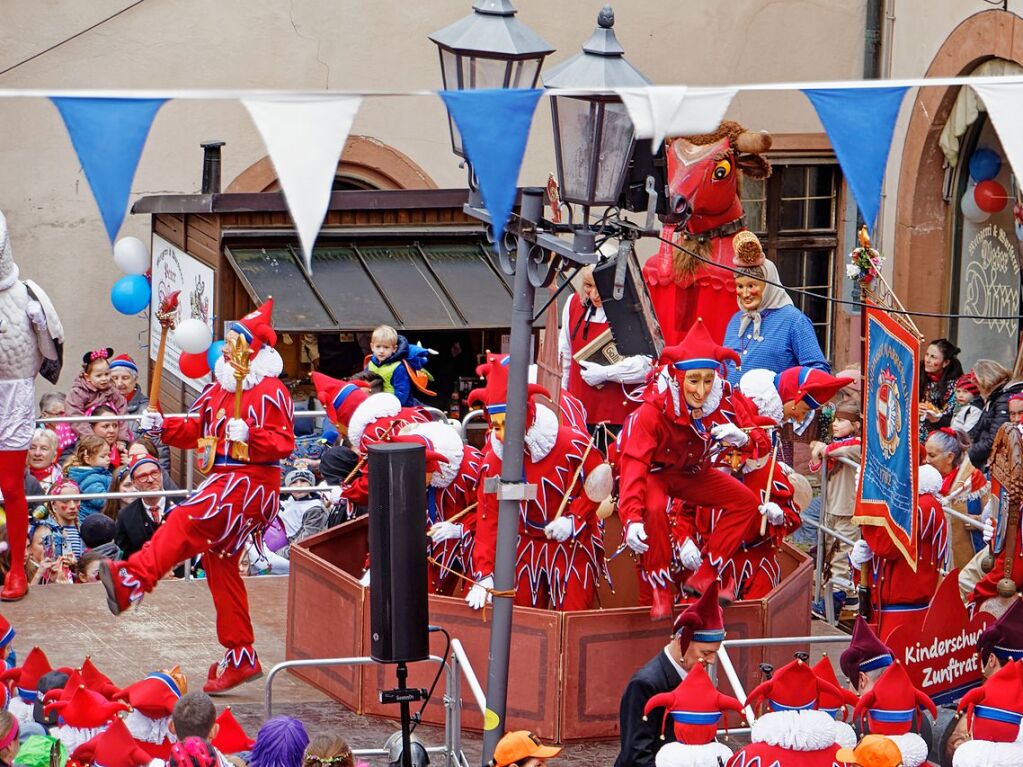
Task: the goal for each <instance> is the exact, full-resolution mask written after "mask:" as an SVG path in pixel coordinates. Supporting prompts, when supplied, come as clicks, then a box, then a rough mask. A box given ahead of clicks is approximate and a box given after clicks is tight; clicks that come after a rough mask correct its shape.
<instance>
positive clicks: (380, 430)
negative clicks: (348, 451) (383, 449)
mask: <svg viewBox="0 0 1023 767" xmlns="http://www.w3.org/2000/svg"><path fill="white" fill-rule="evenodd" d="M312 381H313V386H314V387H315V388H316V397H317V399H319V401H320V402H321V403H322V404H323V406H324V408H326V410H327V417H328V418H329V419H330V421H331V423H333V424H334V425H335V426H336V427H337V430H338V431H339V432H340V433H341V435H342V436H344V437H345V438H346V439H347V440H348V444H349V445H351V447H352V450H354V451H355V452H356V453H357V454H358V455H359V457H360V461H359V467H358V468H359V471H356V472H355V473H354V474H353V475H352V477H351V478H350V479H349V480H348V482H346V483H345V485H344V487H343V488H342V491H341V494H342V496H344V497H345V498H347V499H348V500H349V502H351V503H353V504H355V505H357V506H365V505H366V504H367V503H368V502H369V480H368V478H367V476H366V472H364V471H361V469H362V466H363V465H365V456H366V448H367V447H369V446H370V445H375V444H378V443H380V442H389V441H390V440H391V438H392V437H394V436H396V435H397V434H399V433H400V432H401V431H402V429H404V428H405V427H406V426H409V425H411V424H413V423H427V422H429V421H432V420H433V419H432V418H431V416H430V414H429V413H428V412H427V411H426V410H424V409H423V408H421V407H402V405H401V402H399V401H398V398H397V397H395V396H394V395H393V394H389V393H386V392H378V393H377V394H371V393H370V390H369V384H367V383H366V382H365V381H341V380H338V379H337V378H331V377H330V376H328V375H324V374H323V373H313V374H312Z"/></svg>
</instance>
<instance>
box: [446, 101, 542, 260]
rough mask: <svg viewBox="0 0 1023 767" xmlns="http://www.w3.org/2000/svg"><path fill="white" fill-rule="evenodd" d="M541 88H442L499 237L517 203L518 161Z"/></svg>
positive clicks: (499, 237)
mask: <svg viewBox="0 0 1023 767" xmlns="http://www.w3.org/2000/svg"><path fill="white" fill-rule="evenodd" d="M542 92H543V91H541V90H540V89H532V90H526V89H511V90H505V89H488V90H471V91H441V92H440V97H441V98H442V99H444V103H445V104H446V105H447V108H448V112H449V113H450V115H451V118H452V119H453V120H454V121H455V125H457V126H458V132H459V133H461V134H462V147H463V148H464V149H465V155H466V157H468V158H469V162H471V163H472V169H473V171H474V172H475V174H476V179H477V180H478V181H479V185H480V194H481V195H482V196H483V203H484V204H485V205H486V206H487V210H488V211H490V217H491V219H492V220H493V225H494V242H495V243H498V242H500V241H501V237H502V235H503V234H504V227H505V224H506V223H507V222H508V216H509V215H510V214H511V211H512V207H513V206H514V204H515V192H516V188H517V187H516V185H517V183H518V180H519V167H520V166H521V165H522V155H523V154H524V153H525V151H526V140H527V139H528V138H529V126H530V125H531V124H532V122H533V112H534V111H536V102H537V100H538V99H539V98H540V94H541V93H542ZM495 247H496V245H495Z"/></svg>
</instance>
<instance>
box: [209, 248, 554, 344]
mask: <svg viewBox="0 0 1023 767" xmlns="http://www.w3.org/2000/svg"><path fill="white" fill-rule="evenodd" d="M225 252H226V254H227V258H228V260H229V261H230V262H231V265H232V266H233V267H234V270H235V272H237V274H238V277H239V278H240V279H241V281H242V282H243V283H244V285H245V288H246V290H247V291H248V292H249V294H250V295H251V296H252V298H253V300H255V301H256V302H257V303H260V302H262V301H264V300H265V299H266V297H267V296H269V295H272V296H273V297H274V326H275V327H277V328H278V329H280V330H282V331H291V332H299V331H306V332H316V331H324V332H325V331H333V330H339V331H341V330H344V331H360V330H372V329H373V328H375V327H377V326H378V325H392V326H394V327H395V328H397V329H399V330H462V329H468V328H473V329H489V328H506V327H508V326H509V325H510V324H511V303H512V302H511V295H512V292H511V278H510V277H507V276H506V275H505V274H504V273H503V272H501V270H500V268H499V267H498V265H497V260H496V256H495V255H494V254H493V252H492V250H491V249H490V247H489V246H488V245H487V244H486V243H485V242H483V241H481V240H479V239H478V238H476V237H473V238H464V237H463V238H460V239H453V240H440V239H430V240H421V241H410V240H407V239H402V240H393V241H388V240H381V239H366V240H358V241H351V240H349V241H341V240H338V241H337V243H336V244H335V243H328V244H326V245H323V246H321V247H317V248H315V249H314V250H313V268H312V275H311V276H310V275H307V274H306V273H305V270H304V269H303V268H302V267H301V265H300V264H301V256H300V255H299V253H298V252H297V248H296V246H293V245H291V244H279V245H274V246H267V247H254V246H252V245H249V244H247V243H246V244H237V245H235V246H231V245H228V246H227V247H226V248H225ZM537 292H538V294H539V295H538V297H537V302H536V309H539V308H540V307H541V306H542V305H543V302H544V300H546V298H547V294H546V291H544V290H539V291H537ZM540 324H542V319H541V320H540Z"/></svg>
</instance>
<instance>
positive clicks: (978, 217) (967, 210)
mask: <svg viewBox="0 0 1023 767" xmlns="http://www.w3.org/2000/svg"><path fill="white" fill-rule="evenodd" d="M976 188H977V187H976V184H970V185H969V186H967V187H966V191H965V192H963V198H962V199H961V200H960V201H959V210H961V211H962V212H963V218H965V219H966V220H967V221H972V222H973V223H975V224H983V223H984V222H985V221H987V220H988V219H989V218H991V214H990V213H988V212H986V211H983V210H981V209H980V206H978V205H977V198H976V197H974V195H973V190H974V189H976Z"/></svg>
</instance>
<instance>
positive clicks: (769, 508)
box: [760, 501, 785, 525]
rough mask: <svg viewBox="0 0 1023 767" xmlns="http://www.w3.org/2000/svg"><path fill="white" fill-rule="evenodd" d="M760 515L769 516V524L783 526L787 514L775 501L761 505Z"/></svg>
mask: <svg viewBox="0 0 1023 767" xmlns="http://www.w3.org/2000/svg"><path fill="white" fill-rule="evenodd" d="M760 513H761V514H766V515H767V522H768V523H769V524H772V525H782V524H784V523H785V512H784V511H782V508H781V506H779V505H778V504H777V503H775V502H774V501H768V502H767V503H762V504H760Z"/></svg>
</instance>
